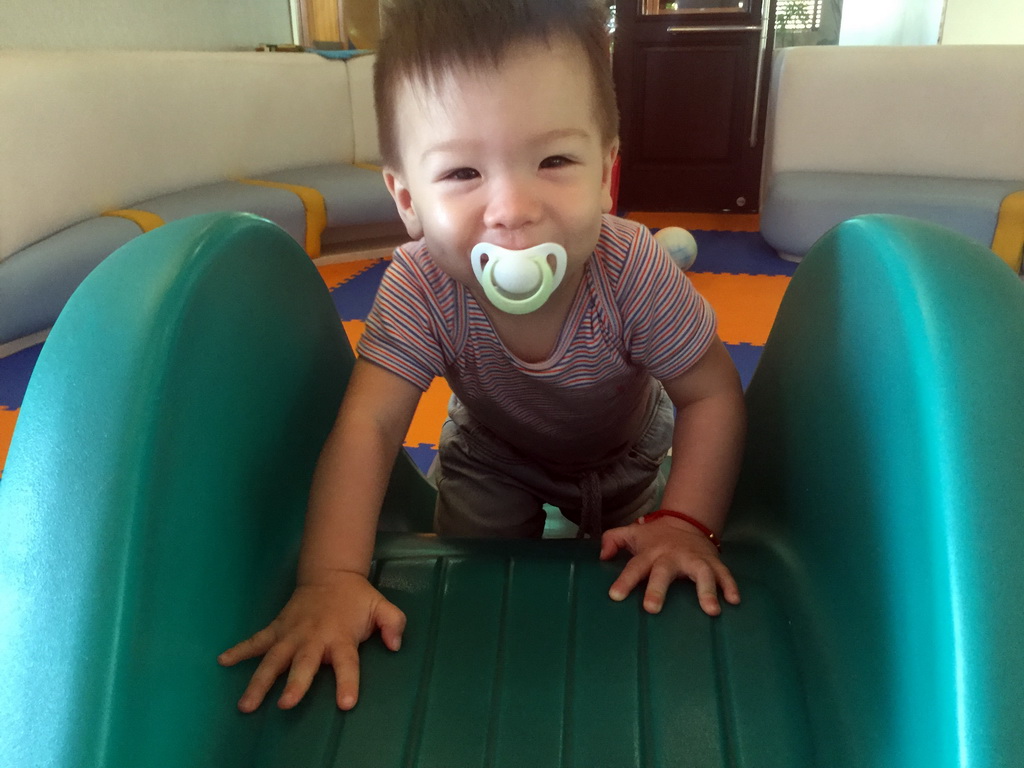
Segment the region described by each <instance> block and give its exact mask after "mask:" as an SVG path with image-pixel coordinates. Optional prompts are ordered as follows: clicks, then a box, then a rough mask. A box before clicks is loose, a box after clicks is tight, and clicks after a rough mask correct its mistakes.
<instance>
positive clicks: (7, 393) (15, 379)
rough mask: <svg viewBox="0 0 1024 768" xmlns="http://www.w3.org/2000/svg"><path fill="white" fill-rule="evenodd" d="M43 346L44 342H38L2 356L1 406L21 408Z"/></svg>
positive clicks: (0, 366)
mask: <svg viewBox="0 0 1024 768" xmlns="http://www.w3.org/2000/svg"><path fill="white" fill-rule="evenodd" d="M42 348H43V345H42V344H36V345H35V346H32V347H28V348H27V349H23V350H21V351H20V352H15V353H14V354H13V355H8V356H7V357H4V358H0V407H4V408H7V409H9V410H12V411H14V410H17V409H18V408H21V401H22V399H23V398H24V397H25V390H26V388H27V387H28V380H29V377H30V376H31V375H32V369H33V368H34V367H35V365H36V360H38V359H39V352H40V350H42Z"/></svg>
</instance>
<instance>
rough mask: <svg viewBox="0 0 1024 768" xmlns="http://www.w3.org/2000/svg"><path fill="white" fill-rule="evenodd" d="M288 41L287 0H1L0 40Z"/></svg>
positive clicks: (211, 46) (213, 45)
mask: <svg viewBox="0 0 1024 768" xmlns="http://www.w3.org/2000/svg"><path fill="white" fill-rule="evenodd" d="M291 41H292V30H291V11H290V8H289V0H0V48H42V49H61V48H65V49H66V48H76V49H81V48H120V49H125V48H128V49H132V48H134V49H148V50H193V51H201V50H236V49H249V50H251V49H252V48H254V47H255V46H256V45H257V44H259V43H290V42H291Z"/></svg>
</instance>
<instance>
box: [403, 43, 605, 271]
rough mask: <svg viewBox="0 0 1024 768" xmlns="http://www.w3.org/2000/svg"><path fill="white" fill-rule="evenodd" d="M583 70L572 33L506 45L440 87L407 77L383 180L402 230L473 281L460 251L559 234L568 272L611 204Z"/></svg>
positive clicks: (593, 239) (585, 252)
mask: <svg viewBox="0 0 1024 768" xmlns="http://www.w3.org/2000/svg"><path fill="white" fill-rule="evenodd" d="M593 90H594V89H593V85H592V83H591V75H590V69H589V67H588V66H587V63H586V60H585V58H584V57H583V55H582V53H581V52H580V50H579V48H578V47H577V46H576V45H575V44H569V43H563V42H554V41H553V42H552V45H551V46H550V47H549V46H546V45H542V44H530V45H524V46H518V47H515V48H513V49H511V50H510V51H509V52H508V54H507V56H506V58H505V59H504V60H503V62H502V64H501V65H500V67H499V68H498V69H492V68H490V67H485V68H483V69H482V70H480V71H473V72H470V71H467V70H457V71H454V72H452V73H451V74H449V75H448V76H446V77H445V78H444V79H443V80H442V81H441V84H440V86H439V87H438V89H437V90H436V91H435V90H432V89H430V88H428V87H425V86H424V85H423V84H422V83H418V82H407V83H406V84H405V86H404V87H403V88H402V91H401V93H400V94H399V95H398V99H397V103H396V112H397V114H398V115H399V120H398V142H399V147H400V152H401V158H402V168H401V169H386V170H385V180H386V181H387V182H388V187H389V189H391V192H392V195H394V197H395V201H396V203H397V204H398V208H399V211H400V213H401V215H402V218H403V220H404V221H405V224H406V227H407V229H408V230H409V234H410V236H411V237H414V238H418V237H421V236H422V237H425V239H426V242H427V246H428V248H429V250H430V254H431V257H432V258H433V259H434V261H435V262H436V263H437V264H438V265H439V266H440V267H441V268H442V269H443V270H444V271H445V272H446V273H448V274H449V275H450V276H452V277H453V278H455V279H456V280H459V281H460V282H462V283H464V284H466V285H467V286H470V287H471V288H472V289H474V290H475V287H476V281H475V278H474V277H473V271H472V267H471V265H470V252H471V251H472V249H473V246H474V245H476V244H477V243H479V242H489V243H493V244H495V245H500V246H502V247H504V248H509V249H522V248H528V247H530V246H533V245H538V244H540V243H545V242H556V243H560V244H561V245H562V246H564V247H565V249H566V253H567V257H568V259H567V261H568V263H567V277H568V276H569V274H570V272H573V271H578V270H581V269H582V268H583V265H584V264H585V263H586V260H587V258H588V257H589V256H590V254H591V253H592V252H593V250H594V246H595V245H596V244H597V239H598V235H599V233H600V230H601V214H602V213H606V212H608V211H609V210H610V209H611V167H612V163H613V161H614V159H615V154H616V152H617V149H618V142H617V141H616V142H613V143H612V145H611V146H608V145H607V144H606V143H605V142H604V141H603V140H602V138H601V133H600V129H599V127H598V124H597V120H596V118H595V114H594V106H593V104H594V95H593Z"/></svg>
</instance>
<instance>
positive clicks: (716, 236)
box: [689, 229, 797, 276]
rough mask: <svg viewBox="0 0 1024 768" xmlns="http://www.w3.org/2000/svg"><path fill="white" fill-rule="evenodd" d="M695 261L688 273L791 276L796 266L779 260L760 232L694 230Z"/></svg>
mask: <svg viewBox="0 0 1024 768" xmlns="http://www.w3.org/2000/svg"><path fill="white" fill-rule="evenodd" d="M691 234H693V238H694V239H695V240H696V241H697V260H696V261H695V262H694V264H693V266H692V267H690V269H689V271H690V272H714V273H716V274H734V275H786V276H792V275H793V273H794V272H796V268H797V265H796V264H793V263H791V262H788V261H786V260H784V259H781V258H779V255H778V254H777V253H776V251H775V249H774V248H772V247H771V246H770V245H768V243H766V242H765V240H764V238H763V237H761V233H760V232H717V231H711V230H703V229H696V230H693V232H692V233H691Z"/></svg>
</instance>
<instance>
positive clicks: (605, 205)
mask: <svg viewBox="0 0 1024 768" xmlns="http://www.w3.org/2000/svg"><path fill="white" fill-rule="evenodd" d="M618 156H619V140H618V138H615V139H613V140H612V143H611V144H610V145H609V146H608V149H607V151H606V152H605V154H604V158H603V160H602V161H601V213H615V211H613V210H612V169H613V168H614V167H615V160H616V159H617V158H618Z"/></svg>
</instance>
